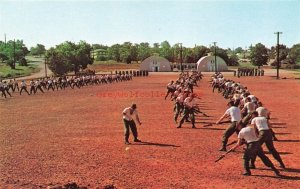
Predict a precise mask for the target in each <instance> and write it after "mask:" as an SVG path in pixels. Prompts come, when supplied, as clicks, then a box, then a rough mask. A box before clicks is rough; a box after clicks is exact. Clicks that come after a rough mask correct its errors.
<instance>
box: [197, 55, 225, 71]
mask: <svg viewBox="0 0 300 189" xmlns="http://www.w3.org/2000/svg"><path fill="white" fill-rule="evenodd" d="M215 65H216V64H215V56H211V55H209V56H204V57H202V58H200V59H199V60H198V62H197V71H201V72H215V71H216V68H215ZM217 71H218V72H223V71H228V68H227V64H226V62H225V61H224V60H223V59H222V58H221V57H219V56H217Z"/></svg>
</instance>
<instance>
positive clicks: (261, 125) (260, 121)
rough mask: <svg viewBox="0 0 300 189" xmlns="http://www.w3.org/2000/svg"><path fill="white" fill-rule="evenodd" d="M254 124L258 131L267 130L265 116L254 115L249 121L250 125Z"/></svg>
mask: <svg viewBox="0 0 300 189" xmlns="http://www.w3.org/2000/svg"><path fill="white" fill-rule="evenodd" d="M254 124H255V125H256V127H257V129H258V130H259V131H263V130H269V126H268V120H267V119H266V118H265V117H255V118H253V119H252V121H251V125H254Z"/></svg>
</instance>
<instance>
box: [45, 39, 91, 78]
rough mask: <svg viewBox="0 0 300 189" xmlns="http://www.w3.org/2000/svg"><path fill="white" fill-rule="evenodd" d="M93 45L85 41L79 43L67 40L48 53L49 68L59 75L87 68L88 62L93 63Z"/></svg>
mask: <svg viewBox="0 0 300 189" xmlns="http://www.w3.org/2000/svg"><path fill="white" fill-rule="evenodd" d="M91 51H92V47H91V45H90V44H88V43H86V42H85V41H80V42H79V43H78V44H75V43H72V42H69V41H66V42H64V43H61V44H59V45H57V46H56V48H51V49H49V50H48V51H47V53H46V58H47V59H48V63H49V68H50V70H51V71H52V72H54V73H55V74H58V75H63V74H65V73H67V72H70V71H75V73H77V72H78V71H79V70H82V69H85V68H87V65H88V64H93V59H92V57H91Z"/></svg>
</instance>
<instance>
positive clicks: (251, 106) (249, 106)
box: [244, 102, 256, 114]
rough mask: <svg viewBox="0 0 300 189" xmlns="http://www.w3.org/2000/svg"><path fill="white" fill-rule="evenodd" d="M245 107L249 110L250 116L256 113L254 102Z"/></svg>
mask: <svg viewBox="0 0 300 189" xmlns="http://www.w3.org/2000/svg"><path fill="white" fill-rule="evenodd" d="M244 106H245V107H246V108H247V113H248V114H249V113H252V112H254V111H255V108H256V107H255V106H256V105H255V104H254V102H247V103H246V104H245V105H244Z"/></svg>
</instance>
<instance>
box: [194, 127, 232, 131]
mask: <svg viewBox="0 0 300 189" xmlns="http://www.w3.org/2000/svg"><path fill="white" fill-rule="evenodd" d="M195 129H204V130H216V131H219V130H223V131H224V130H226V129H222V128H211V127H197V128H195Z"/></svg>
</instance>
